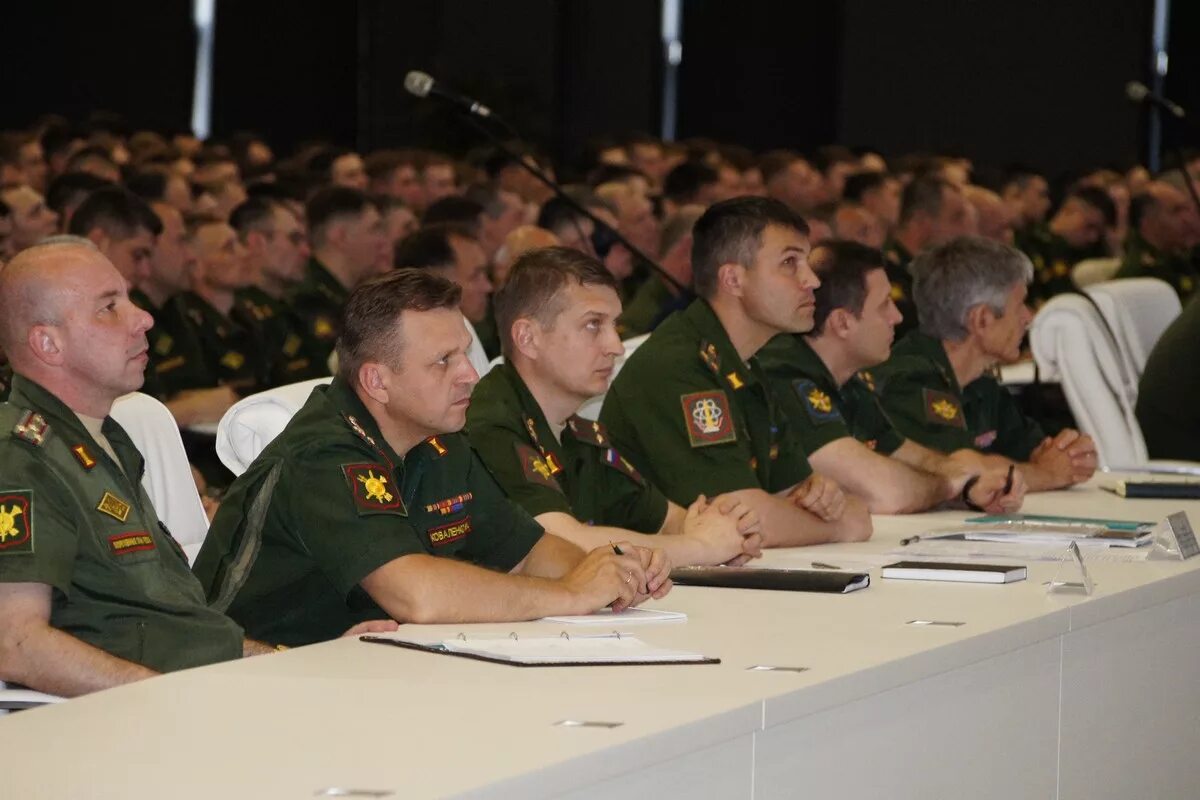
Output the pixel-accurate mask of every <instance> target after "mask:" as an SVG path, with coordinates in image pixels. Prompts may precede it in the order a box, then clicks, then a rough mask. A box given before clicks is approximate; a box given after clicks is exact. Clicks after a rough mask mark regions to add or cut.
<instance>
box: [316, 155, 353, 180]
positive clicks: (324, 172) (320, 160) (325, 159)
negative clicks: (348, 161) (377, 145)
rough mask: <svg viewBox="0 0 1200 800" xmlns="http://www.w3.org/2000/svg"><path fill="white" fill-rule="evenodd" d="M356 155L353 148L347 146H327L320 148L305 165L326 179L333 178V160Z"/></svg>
mask: <svg viewBox="0 0 1200 800" xmlns="http://www.w3.org/2000/svg"><path fill="white" fill-rule="evenodd" d="M352 155H355V152H354V151H353V150H350V149H349V148H345V147H327V148H324V149H321V150H318V151H317V152H316V154H314V155H313V156H312V157H311V158H310V159H308V163H307V164H306V165H305V166H307V167H308V170H309V171H310V172H312V173H314V174H316V175H320V176H321V177H322V178H324V179H325V180H330V179H332V178H333V162H335V161H337V160H338V159H339V158H342V157H344V156H352Z"/></svg>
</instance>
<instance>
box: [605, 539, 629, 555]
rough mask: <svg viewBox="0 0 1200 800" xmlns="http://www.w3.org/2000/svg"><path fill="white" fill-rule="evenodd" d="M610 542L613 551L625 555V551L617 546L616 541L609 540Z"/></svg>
mask: <svg viewBox="0 0 1200 800" xmlns="http://www.w3.org/2000/svg"><path fill="white" fill-rule="evenodd" d="M608 544H609V546H610V547H612V549H613V552H614V553H616V554H617V555H619V556H623V555H625V551H624V550H622V549H621V548H619V547H617V543H616V542H609V543H608Z"/></svg>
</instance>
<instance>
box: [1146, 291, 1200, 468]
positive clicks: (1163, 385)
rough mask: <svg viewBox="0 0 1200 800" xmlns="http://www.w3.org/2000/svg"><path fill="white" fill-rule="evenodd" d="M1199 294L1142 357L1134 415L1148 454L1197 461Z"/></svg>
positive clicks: (1199, 441) (1199, 440) (1199, 422)
mask: <svg viewBox="0 0 1200 800" xmlns="http://www.w3.org/2000/svg"><path fill="white" fill-rule="evenodd" d="M1198 345H1200V298H1193V299H1192V300H1191V301H1190V302H1188V304H1187V305H1186V306H1184V308H1183V312H1182V313H1180V315H1179V316H1178V317H1176V318H1175V321H1174V322H1172V323H1171V324H1170V325H1169V326H1168V327H1167V329H1166V330H1165V331H1164V332H1163V335H1162V337H1161V338H1160V339H1159V340H1158V343H1157V344H1155V345H1154V350H1152V351H1151V353H1150V357H1149V358H1148V359H1146V369H1145V371H1144V372H1143V373H1142V380H1141V383H1140V384H1139V386H1138V398H1137V408H1136V413H1137V418H1138V422H1139V423H1141V426H1142V435H1143V436H1144V437H1145V439H1146V450H1147V451H1148V452H1149V454H1150V457H1151V458H1178V459H1184V460H1186V461H1200V401H1198V400H1197V398H1200V358H1198V357H1197V346H1198Z"/></svg>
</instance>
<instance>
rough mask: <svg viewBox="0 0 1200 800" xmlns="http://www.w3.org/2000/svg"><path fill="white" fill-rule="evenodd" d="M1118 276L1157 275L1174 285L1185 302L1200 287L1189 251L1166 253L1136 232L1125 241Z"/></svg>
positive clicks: (1156, 276) (1147, 276)
mask: <svg viewBox="0 0 1200 800" xmlns="http://www.w3.org/2000/svg"><path fill="white" fill-rule="evenodd" d="M1116 277H1117V278H1159V279H1160V280H1164V281H1166V282H1167V283H1169V284H1171V285H1172V286H1173V287H1175V291H1176V292H1177V293H1178V294H1179V299H1180V301H1181V302H1183V303H1186V302H1187V301H1188V300H1189V299H1191V297H1192V296H1193V293H1194V292H1195V291H1196V287H1197V286H1200V270H1197V268H1196V264H1195V262H1193V261H1192V259H1191V258H1190V256H1189V254H1180V255H1169V254H1167V253H1163V252H1162V251H1160V250H1158V249H1157V248H1155V247H1153V246H1152V245H1151V244H1150V243H1149V242H1147V241H1146V240H1145V239H1143V238H1142V237H1141V236H1139V235H1138V234H1137V233H1136V232H1133V233H1130V234H1129V239H1128V240H1127V241H1126V242H1125V257H1124V258H1123V259H1121V268H1120V269H1118V270H1117V274H1116Z"/></svg>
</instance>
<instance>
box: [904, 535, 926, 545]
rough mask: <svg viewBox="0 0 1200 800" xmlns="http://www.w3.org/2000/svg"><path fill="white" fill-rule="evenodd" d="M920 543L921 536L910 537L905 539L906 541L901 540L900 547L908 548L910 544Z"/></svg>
mask: <svg viewBox="0 0 1200 800" xmlns="http://www.w3.org/2000/svg"><path fill="white" fill-rule="evenodd" d="M919 541H921V537H920V536H909V537H907V538H905V539H901V540H900V546H901V547H906V546H908V545H910V544H913V543H914V542H919Z"/></svg>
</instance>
